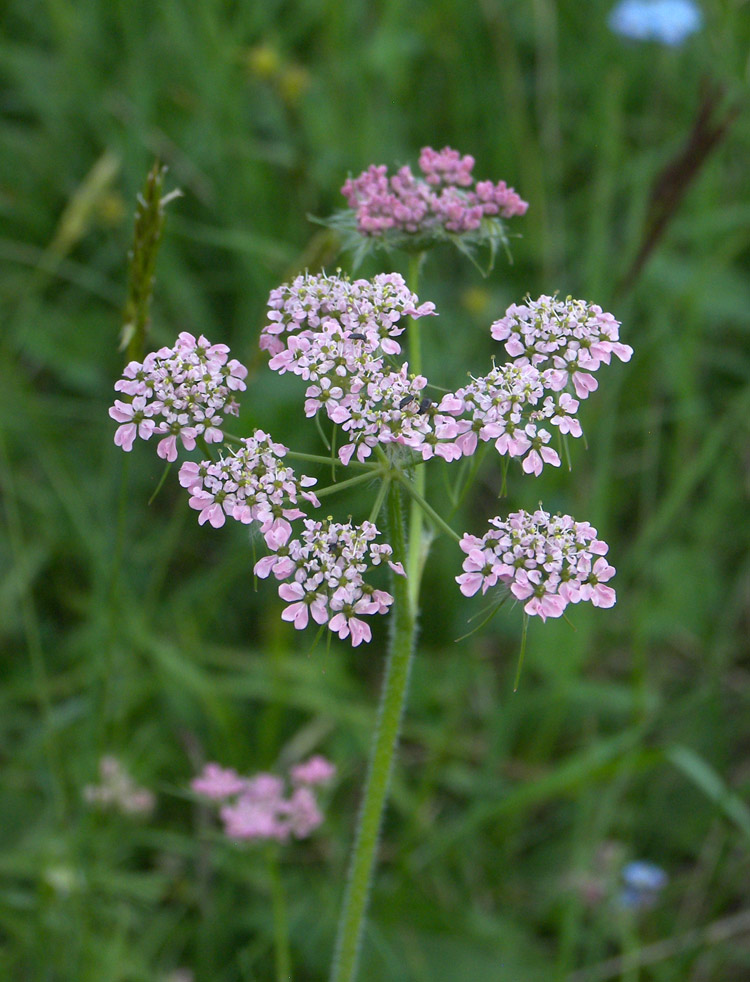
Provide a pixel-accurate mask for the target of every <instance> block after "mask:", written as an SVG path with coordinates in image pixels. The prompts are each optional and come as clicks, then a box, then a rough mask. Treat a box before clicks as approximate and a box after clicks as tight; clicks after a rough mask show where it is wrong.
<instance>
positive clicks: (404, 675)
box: [331, 485, 417, 982]
mask: <svg viewBox="0 0 750 982" xmlns="http://www.w3.org/2000/svg"><path fill="white" fill-rule="evenodd" d="M400 499H401V496H400V489H399V487H398V486H397V485H392V486H391V488H390V491H389V494H388V517H389V523H390V526H389V531H390V536H391V544H392V546H393V557H394V559H395V560H396V561H397V562H403V560H404V559H405V558H406V549H405V541H404V528H403V515H402V511H401V500H400ZM392 589H393V596H394V604H393V622H392V624H393V626H392V631H391V638H390V644H389V650H388V658H387V663H386V669H385V678H384V680H383V689H382V693H381V696H380V705H379V708H378V717H377V723H376V725H375V733H374V736H373V742H372V749H371V753H370V764H369V768H368V773H367V783H366V786H365V793H364V798H363V801H362V806H361V809H360V813H359V820H358V822H357V832H356V840H355V843H354V849H353V852H352V858H351V864H350V867H349V876H348V880H347V885H346V893H345V896H344V905H343V908H342V912H341V918H340V920H339V928H338V936H337V938H336V948H335V952H334V959H333V970H332V973H331V982H353V980H354V979H355V978H356V974H357V965H358V962H359V954H360V949H361V944H362V933H363V929H364V923H365V916H366V914H367V906H368V901H369V896H370V888H371V885H372V878H373V872H374V869H375V858H376V853H377V846H378V839H379V836H380V829H381V826H382V822H383V812H384V811H385V804H386V800H387V796H388V788H389V785H390V780H391V773H392V771H393V761H394V757H395V753H396V745H397V742H398V735H399V731H400V728H401V719H402V717H403V714H404V707H405V705H406V697H407V693H408V687H409V676H410V673H411V664H412V660H413V655H414V642H415V637H416V627H417V625H416V618H415V616H414V612H413V608H412V603H411V599H410V592H409V588H408V583H407V581H405V580H404V579H403V578H402V577H400V576H394V577H393V587H392Z"/></svg>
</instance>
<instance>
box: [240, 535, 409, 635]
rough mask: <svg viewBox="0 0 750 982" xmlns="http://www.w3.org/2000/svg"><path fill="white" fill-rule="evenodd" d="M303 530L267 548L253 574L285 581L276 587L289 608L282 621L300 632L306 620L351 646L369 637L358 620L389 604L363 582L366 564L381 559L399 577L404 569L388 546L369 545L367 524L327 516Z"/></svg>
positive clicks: (382, 611) (387, 596)
mask: <svg viewBox="0 0 750 982" xmlns="http://www.w3.org/2000/svg"><path fill="white" fill-rule="evenodd" d="M304 526H305V529H304V532H302V534H301V535H300V537H299V538H298V539H292V540H291V541H289V542H284V543H282V544H279V545H278V547H274V546H273V545H271V544H269V547H270V548H271V549H275V552H274V554H273V555H270V556H266V557H265V558H264V559H261V560H259V561H258V562H257V563H256V564H255V573H256V574H257V575H258V576H260V577H261V578H263V579H265V578H266V577H267V576H269V575H270V574H271V573H273V575H274V576H275V578H276V579H277V580H291V582H288V583H286V582H285V583H282V584H281V585H280V586H279V596H280V597H281V599H282V600H284V601H286V602H287V603H288V604H289V606H288V607H285V608H284V610H283V611H282V614H281V617H282V619H283V620H285V621H291V622H292V623H293V624H294V626H295V628H297V630H300V631H301V630H303V629H304V628H305V627H307V625H308V623H309V620H310V617H312V619H313V620H314V621H315V623H316V624H321V625H322V624H327V625H328V628H329V630H331V631H333V632H334V634H337V635H338V636H339V638H341V640H342V641H343V640H346V638H350V639H351V643H352V646H353V647H355V648H356V647H357V645H358V644H360V643H361V642H362V641H370V640H371V639H372V632H371V630H370V625H369V624H367V623H366V622H365V621H363V620H362V619H361V618H362V617H363V616H367V615H369V614H385V613H387V612H388V608H389V607H390V605H391V604H392V603H393V597H392V596H391V595H390V593H386V592H385V591H384V590H376V589H375V588H374V587H372V586H370V585H369V584H367V583H365V581H364V576H363V574H364V573H365V572H366V571H367V567H368V565H372V566H378V565H380V563H381V562H382V561H383V560H384V559H385V560H386V561H387V562H388V565H389V566H390V567H391V569H392V570H393V571H394V572H396V573H398V574H399V575H401V576H403V575H405V574H404V569H403V567H402V566H401V564H400V563H393V562H391V561H390V557H391V555H392V554H393V549H392V548H391V547H390V546H389V545H387V544H386V543H382V544H378V543H376V542H374V541H373V540H374V539H375V538H376V537H377V535H378V534H379V533H378V530H377V528H376V527H375V526H374V525H373V523H372V522H364V523H363V524H362V525H352V524H351V522H349V523H347V524H346V525H342V524H340V523H338V522H333V521H332V520H331V519H330V518H329V519H326V520H325V521H323V522H315V521H313V520H312V519H309V518H308V519H305V521H304Z"/></svg>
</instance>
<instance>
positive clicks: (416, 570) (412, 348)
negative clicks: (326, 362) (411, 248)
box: [405, 252, 429, 617]
mask: <svg viewBox="0 0 750 982" xmlns="http://www.w3.org/2000/svg"><path fill="white" fill-rule="evenodd" d="M423 259H424V253H423V252H418V253H415V254H413V255H411V256H410V257H409V273H408V276H407V286H408V287H409V289H410V290H411V291H412V293H416V292H417V288H418V286H419V270H420V267H421V265H422V260H423ZM407 337H408V341H409V371H410V372H413V373H414V374H415V375H421V373H422V341H421V333H420V327H419V321H418V320H415V319H414V318H413V317H410V318H409V326H408V328H407ZM425 488H426V483H425V472H424V471H423V470H422V469H421V468H420V469H419V470H417V471H416V472H415V474H414V490H415V491H416V492H417V494H419V495H421V496H422V498H424V493H425ZM423 524H424V512H423V511H422V509H421V508H420V507H419V504H418V502H417V500H416V499H415V498H412V502H411V512H410V515H409V554H408V557H407V561H406V566H405V569H406V577H407V584H408V590H409V603H410V605H411V612H412V616H413V617H416V616H417V613H418V611H417V604H418V602H419V584H420V582H421V580H422V570H423V568H424V564H425V560H426V559H427V549H429V542H425V540H424V535H423Z"/></svg>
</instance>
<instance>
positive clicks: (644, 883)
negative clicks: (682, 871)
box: [619, 860, 669, 910]
mask: <svg viewBox="0 0 750 982" xmlns="http://www.w3.org/2000/svg"><path fill="white" fill-rule="evenodd" d="M668 879H669V877H668V876H667V874H666V873H665V872H664V870H663V869H662V868H661V867H660V866H655V865H654V864H653V863H646V862H644V861H643V860H635V861H634V862H632V863H628V864H627V866H625V867H624V868H623V870H622V881H623V884H624V886H623V889H622V891H621V892H620V898H619V899H620V905H621V906H622V907H629V908H630V909H631V910H642V909H643V908H645V907H653V906H654V904H655V903H656V901H657V899H658V897H659V893H660V891H661V890H663V889H664V887H665V886H666V885H667V881H668Z"/></svg>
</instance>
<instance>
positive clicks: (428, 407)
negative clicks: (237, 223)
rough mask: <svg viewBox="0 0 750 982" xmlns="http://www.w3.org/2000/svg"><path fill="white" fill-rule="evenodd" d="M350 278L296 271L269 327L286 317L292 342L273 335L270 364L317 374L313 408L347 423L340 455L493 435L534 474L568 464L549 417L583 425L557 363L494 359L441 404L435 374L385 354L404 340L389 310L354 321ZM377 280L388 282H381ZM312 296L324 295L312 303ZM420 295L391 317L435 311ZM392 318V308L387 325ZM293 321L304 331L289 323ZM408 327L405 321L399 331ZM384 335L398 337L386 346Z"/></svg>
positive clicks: (468, 444)
mask: <svg viewBox="0 0 750 982" xmlns="http://www.w3.org/2000/svg"><path fill="white" fill-rule="evenodd" d="M399 280H400V277H399ZM401 282H403V281H401ZM391 283H392V280H391ZM295 284H296V285H295ZM316 284H317V285H316ZM365 284H366V281H358V284H357V285H358V288H359V290H360V295H361V294H362V293H366V286H365ZM350 287H351V284H349V283H348V281H344V282H343V284H341V281H339V280H338V278H337V277H312V276H306V277H304V278H298V279H297V280H296V281H295V283H293V284H291V285H287V286H285V287H282V288H280V289H279V290H275V291H274V292H273V294H272V295H271V301H270V304H271V314H270V315H269V319H270V317H271V316H273V314H274V313H279V312H280V311H283V312H284V313H281V314H279V315H280V316H281V317H282V319H281V320H280V321H278V320H277V321H271V325H270V328H269V327H267V328H266V329H265V330H269V329H273V330H276V328H277V326H278V325H280V324H283V325H284V327H285V329H286V331H287V332H289V333H287V335H286V345H285V346H284V345H283V344H282V342H281V340H280V338H279V337H278V335H272V337H273V341H274V342H275V343H276V345H278V350H277V352H276V354H274V355H273V357H272V358H271V360H270V362H269V366H270V367H271V368H272V369H273V370H274V371H277V372H279V374H284V373H285V372H291V373H293V374H295V375H298V376H300V377H301V378H303V379H305V380H306V381H307V382H309V383H310V384H309V386H308V388H307V390H306V393H305V395H306V401H305V414H306V415H307V416H314V415H315V414H316V413H317V412H318V411H319V410H321V409H325V412H326V414H327V416H328V417H329V419H331V420H332V421H333V422H334V423H336V424H337V425H339V426H340V427H341V429H342V431H343V432H344V434H345V435H346V441H345V442H344V443H342V445H341V446H340V447H339V451H338V454H339V458H340V460H341V461H342V463H344V464H348V463H349V461H350V460H351V459H352V457H353V456H354V454H355V453H356V455H357V459H358V460H359V461H360V462H363V461H364V460H366V459H367V458H368V457H369V456H370V455H371V453H372V449H373V447H374V446H375V445H376V444H381V445H387V444H400V445H401V446H404V447H408V448H410V449H411V450H413V451H414V452H415V453H417V454H418V455H419V456H421V457H422V458H423V459H425V460H427V459H430V458H431V457H434V456H438V457H442V458H443V459H445V460H457V459H458V458H460V457H462V456H468V455H471V454H473V453H474V451H475V450H476V447H477V441H478V440H483V441H488V440H494V441H495V447H496V449H497V450H498V452H499V453H501V454H508V455H509V456H511V457H519V458H522V459H523V469H524V471H525V472H526V473H528V474H532V473H533V474H535V475H538V474H539V473H541V471H542V468H543V466H544V465H545V464H552V465H553V466H555V467H557V466H559V465H560V458H559V455H558V453H557V451H556V450H555V449H553V448H552V447H551V446H549V443H550V441H551V439H552V432H551V430H550V429H548V428H547V427H546V426H545V425H543V424H544V423H546V424H548V425H550V426H552V427H557V428H558V429H559V431H560V432H561V433H563V434H568V433H569V434H570V435H571V436H574V437H578V436H580V435H581V432H582V431H581V425H580V423H579V421H578V420H577V419H576V417H575V413H576V411H577V409H578V402H577V400H576V399H574V398H573V396H572V395H571V394H569V393H566V392H565V393H562V394H561V395H560V394H558V392H557V391H556V389H557V388H559V387H561V386H560V385H559V382H560V379H561V377H562V376H561V374H560V372H559V371H558V370H557V369H552V368H550V369H548V370H547V371H546V372H541V371H540V370H539V368H537V367H535V366H534V365H531V364H529V359H528V358H527V359H525V360H524V359H523V358H519V359H517V364H513V363H510V364H507V365H503V366H501V367H500V368H494V369H493V370H492V371H491V372H490V373H489V375H487V376H485V377H480V378H476V379H473V380H472V381H471V383H470V384H469V385H468V386H465V387H463V388H461V389H459V390H457V391H456V392H454V393H449V394H448V395H446V396H444V397H443V399H442V400H441V402H440V403H439V404H437V403H435V402H433V401H432V400H431V399H429V398H426V397H425V396H424V391H423V390H424V389H425V386H426V385H427V379H425V378H424V377H423V376H420V375H417V376H413V375H409V373H408V365H406V364H404V365H402V366H401V368H400V369H399V370H398V371H396V370H393V369H391V368H390V366H389V365H388V364H387V363H386V359H385V356H384V355H385V354H395V353H397V352H398V351H399V350H400V348H399V346H398V343H397V342H395V341H393V333H391V334H390V335H389V334H386V333H385V330H384V320H383V318H382V317H381V319H380V320H378V321H377V322H376V323H375V324H373V323H372V316H373V315H372V312H371V310H370V309H368V310H367V311H366V312H365V313H364V314H363V315H362V316H361V318H360V322H359V323H358V324H357V325H356V326H357V328H358V329H357V330H356V331H353V330H352V329H351V328H352V326H353V325H352V314H351V311H350V308H349V307H348V304H349V302H350V300H349V292H348V291H349V289H350ZM376 288H377V289H378V290H380V285H376ZM399 288H400V287H399ZM321 293H322V294H324V295H325V296H327V297H329V298H332V297H337V298H338V300H339V303H338V307H337V306H336V305H334V304H333V303H331V302H326V305H325V309H326V310H327V311H328V313H327V314H323V313H321V306H318V305H317V304H318V302H319V297H320V295H321ZM281 297H283V303H282V306H281V307H279V303H280V302H281V301H280V298H281ZM310 297H316V298H318V299H316V301H315V302H314V303H313V302H311V300H310ZM402 297H403V294H402ZM418 303H419V301H418V298H417V297H416V296H414V295H413V294H408V300H406V301H405V302H404V304H403V305H402V306H401V307H399V309H398V310H396V311H392V312H391V317H392V318H394V317H395V318H398V317H400V316H401V314H402V313H409V314H410V315H411V316H420V315H422V314H424V313H431V312H432V309H433V308H432V305H431V304H423V305H421V306H417V304H418ZM514 309H515V308H511V310H514ZM381 313H382V308H381ZM607 316H608V315H607ZM289 317H291V318H292V320H291V321H290V320H288V318H289ZM389 321H390V319H389V318H385V324H386V325H387V324H388V323H389ZM393 323H394V324H396V323H397V319H396V320H394V321H393ZM498 323H500V322H498ZM291 324H294V325H295V326H296V329H297V331H298V333H290V330H291V328H290V325H291ZM303 325H304V329H301V328H302V327H303ZM401 330H402V329H401V327H400V326H399V327H398V328H397V331H398V333H400V331H401ZM386 342H390V345H391V347H389V348H388V350H387V352H384V351H383V349H384V347H385V346H386ZM600 343H601V342H600ZM266 346H267V347H268V343H267V344H266ZM621 347H624V346H621ZM542 367H543V366H542ZM563 384H564V382H563Z"/></svg>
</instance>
